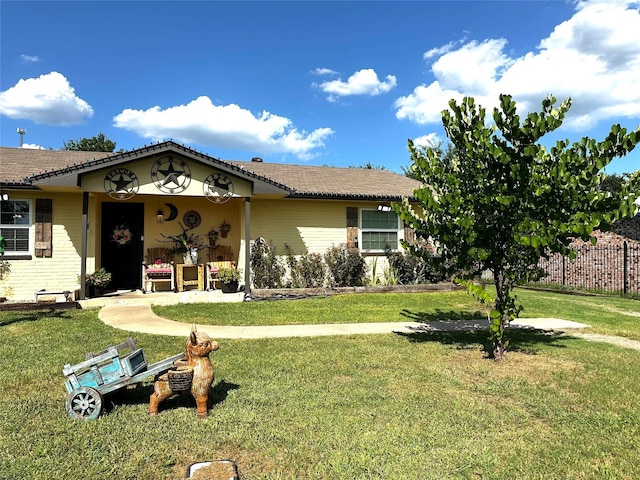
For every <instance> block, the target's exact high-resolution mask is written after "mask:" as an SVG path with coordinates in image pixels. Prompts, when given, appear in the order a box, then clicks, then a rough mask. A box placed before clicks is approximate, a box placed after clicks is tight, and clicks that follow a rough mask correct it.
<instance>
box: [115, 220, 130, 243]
mask: <svg viewBox="0 0 640 480" xmlns="http://www.w3.org/2000/svg"><path fill="white" fill-rule="evenodd" d="M111 241H113V242H115V243H116V244H117V245H118V246H119V247H122V246H124V245H126V244H127V243H130V242H131V230H129V227H127V226H126V225H117V226H116V228H114V229H113V235H112V236H111Z"/></svg>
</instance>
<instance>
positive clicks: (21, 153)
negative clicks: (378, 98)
mask: <svg viewBox="0 0 640 480" xmlns="http://www.w3.org/2000/svg"><path fill="white" fill-rule="evenodd" d="M156 147H158V148H161V149H163V150H164V149H176V150H178V151H184V152H186V153H189V154H191V153H193V154H194V158H199V159H201V160H203V161H206V160H207V159H208V160H210V161H213V162H215V163H217V164H218V165H220V160H218V159H215V158H214V157H209V156H207V155H203V154H200V153H198V152H195V151H192V150H191V149H188V148H186V147H183V146H180V145H178V144H174V143H173V142H166V143H164V144H159V145H158V146H154V147H148V149H156ZM145 149H147V147H145V148H144V149H140V151H132V152H126V153H123V154H117V153H106V152H78V151H69V150H32V149H26V148H8V147H0V184H4V185H6V186H12V185H13V186H29V185H31V183H32V181H33V180H34V179H35V180H37V179H38V178H42V177H46V176H49V174H53V175H65V174H66V173H67V171H74V172H77V171H79V170H84V169H85V168H86V169H89V168H95V167H96V164H100V166H103V165H105V163H107V164H108V163H109V162H110V161H111V160H110V159H109V160H106V158H107V157H110V156H113V157H114V162H121V161H123V160H126V159H127V158H129V157H130V156H131V155H134V156H135V155H136V154H139V155H140V156H144V155H145V154H146V151H145ZM138 158H139V157H138ZM101 159H105V160H103V161H100V160H101ZM96 160H98V162H96ZM222 163H223V164H227V165H229V168H230V169H233V170H235V171H238V173H240V175H241V176H242V174H244V175H247V176H248V177H249V178H253V177H257V178H258V179H263V180H266V181H267V182H275V183H276V184H280V185H282V186H286V187H288V190H290V191H291V193H290V195H289V196H290V197H297V198H341V199H372V200H378V199H380V200H383V199H399V198H402V197H412V196H413V191H414V189H416V188H417V187H418V186H419V183H418V182H417V181H415V180H412V179H410V178H408V177H405V176H404V175H399V174H396V173H393V172H391V171H388V170H377V169H365V168H336V167H314V166H307V165H290V164H277V163H264V162H241V161H223V162H222ZM69 167H71V168H69Z"/></svg>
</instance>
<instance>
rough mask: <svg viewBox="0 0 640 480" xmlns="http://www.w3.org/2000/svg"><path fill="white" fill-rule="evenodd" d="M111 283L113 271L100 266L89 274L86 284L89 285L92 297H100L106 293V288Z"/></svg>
mask: <svg viewBox="0 0 640 480" xmlns="http://www.w3.org/2000/svg"><path fill="white" fill-rule="evenodd" d="M110 283H111V273H110V272H107V271H106V270H105V268H104V267H100V268H99V269H98V270H96V271H95V272H93V273H89V274H87V277H86V284H87V287H89V296H90V297H99V296H101V295H103V294H104V289H105V288H106V287H107V285H109V284H110Z"/></svg>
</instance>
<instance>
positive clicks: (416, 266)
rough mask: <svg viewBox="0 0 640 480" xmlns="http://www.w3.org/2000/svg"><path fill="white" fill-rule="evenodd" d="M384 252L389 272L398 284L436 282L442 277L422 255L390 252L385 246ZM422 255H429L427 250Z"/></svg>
mask: <svg viewBox="0 0 640 480" xmlns="http://www.w3.org/2000/svg"><path fill="white" fill-rule="evenodd" d="M384 254H385V256H386V257H387V261H388V262H389V268H390V270H391V272H389V274H390V276H392V277H393V278H394V279H395V280H396V281H397V283H398V284H400V285H411V284H414V283H437V282H440V281H442V280H443V279H444V278H443V276H442V275H439V274H438V273H437V272H436V271H435V270H434V269H433V268H432V267H431V265H430V263H429V262H427V261H426V260H425V259H424V258H423V257H417V256H414V255H411V253H409V252H392V251H391V249H390V248H389V247H388V246H387V247H385V249H384ZM423 255H425V256H430V255H431V254H430V253H428V251H427V250H425V252H423Z"/></svg>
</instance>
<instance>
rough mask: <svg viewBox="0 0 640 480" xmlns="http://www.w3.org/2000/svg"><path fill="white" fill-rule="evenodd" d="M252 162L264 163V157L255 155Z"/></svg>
mask: <svg viewBox="0 0 640 480" xmlns="http://www.w3.org/2000/svg"><path fill="white" fill-rule="evenodd" d="M251 161H252V162H257V163H262V159H261V158H260V157H253V158H252V159H251Z"/></svg>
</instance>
